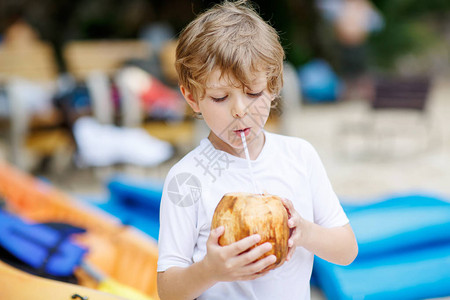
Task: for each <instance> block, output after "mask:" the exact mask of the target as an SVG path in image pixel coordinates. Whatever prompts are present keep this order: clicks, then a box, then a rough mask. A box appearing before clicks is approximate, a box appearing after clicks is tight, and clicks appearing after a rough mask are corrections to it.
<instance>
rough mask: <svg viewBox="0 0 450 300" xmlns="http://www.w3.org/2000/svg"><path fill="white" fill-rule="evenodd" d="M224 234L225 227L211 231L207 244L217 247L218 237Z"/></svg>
mask: <svg viewBox="0 0 450 300" xmlns="http://www.w3.org/2000/svg"><path fill="white" fill-rule="evenodd" d="M224 232H225V227H223V226H219V227H217V228H215V229H213V230H211V232H210V234H209V238H208V242H207V243H209V244H211V243H212V244H215V245H218V244H219V237H220V236H221V235H222V234H223V233H224Z"/></svg>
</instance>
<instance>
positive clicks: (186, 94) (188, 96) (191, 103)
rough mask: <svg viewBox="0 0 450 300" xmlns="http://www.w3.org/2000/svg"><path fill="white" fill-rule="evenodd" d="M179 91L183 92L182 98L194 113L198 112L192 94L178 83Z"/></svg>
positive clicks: (197, 106)
mask: <svg viewBox="0 0 450 300" xmlns="http://www.w3.org/2000/svg"><path fill="white" fill-rule="evenodd" d="M180 91H181V93H182V94H183V97H184V99H186V102H187V103H188V104H189V106H190V107H191V108H192V110H193V111H194V112H196V113H199V112H200V107H199V105H198V102H197V100H196V99H195V98H194V95H193V94H192V93H191V92H190V91H188V90H187V89H186V88H185V87H184V86H182V85H180Z"/></svg>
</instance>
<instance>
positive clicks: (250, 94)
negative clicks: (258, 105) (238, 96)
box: [247, 91, 263, 98]
mask: <svg viewBox="0 0 450 300" xmlns="http://www.w3.org/2000/svg"><path fill="white" fill-rule="evenodd" d="M262 94H263V91H261V92H259V93H247V95H249V96H250V97H252V98H258V97H260V96H261V95H262Z"/></svg>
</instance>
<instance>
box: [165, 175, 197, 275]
mask: <svg viewBox="0 0 450 300" xmlns="http://www.w3.org/2000/svg"><path fill="white" fill-rule="evenodd" d="M176 175H177V174H175V176H174V174H173V172H169V175H168V176H167V178H166V180H165V183H164V189H163V195H162V198H161V208H160V229H159V240H158V267H157V271H158V272H163V271H166V270H167V269H169V268H171V267H187V266H189V265H191V264H192V256H193V252H194V247H195V245H196V242H197V236H198V230H197V204H196V203H192V204H189V203H188V204H187V203H186V202H183V201H181V202H180V201H179V200H180V199H179V198H180V197H179V196H180V195H182V191H181V187H180V190H177V184H176V183H177V181H176V180H177V178H175V177H177V176H176Z"/></svg>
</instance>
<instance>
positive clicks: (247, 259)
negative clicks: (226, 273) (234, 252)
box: [236, 243, 272, 272]
mask: <svg viewBox="0 0 450 300" xmlns="http://www.w3.org/2000/svg"><path fill="white" fill-rule="evenodd" d="M271 249H272V244H270V243H264V244H262V245H259V246H258V247H255V248H254V249H252V250H251V251H248V252H247V253H244V254H241V255H239V256H238V257H236V264H237V265H241V266H244V265H248V264H251V263H252V262H254V261H255V260H257V259H258V258H260V257H261V256H263V254H264V253H266V252H267V251H270V250H271ZM258 262H259V261H258ZM258 271H260V270H257V271H254V272H258Z"/></svg>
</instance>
